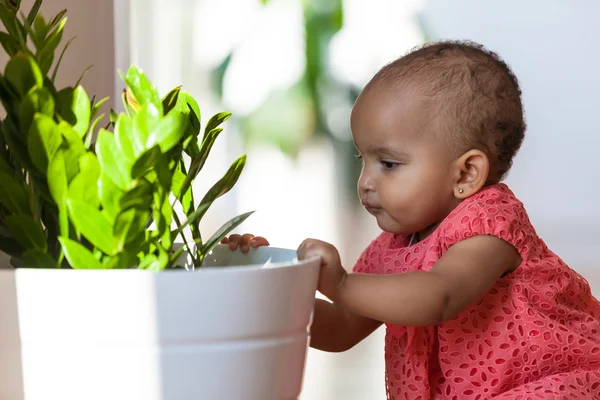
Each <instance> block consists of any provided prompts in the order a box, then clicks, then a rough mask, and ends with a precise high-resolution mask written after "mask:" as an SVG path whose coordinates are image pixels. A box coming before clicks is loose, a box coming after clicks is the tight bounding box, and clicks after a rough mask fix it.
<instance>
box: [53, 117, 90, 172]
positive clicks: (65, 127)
mask: <svg viewBox="0 0 600 400" xmlns="http://www.w3.org/2000/svg"><path fill="white" fill-rule="evenodd" d="M58 129H59V130H60V132H61V133H62V135H63V139H64V140H63V144H62V146H61V149H62V150H63V151H64V158H65V170H66V172H67V181H68V182H71V181H72V180H73V179H74V178H75V176H76V175H77V174H78V173H79V158H80V157H81V156H82V155H83V154H85V147H84V145H83V141H82V140H81V138H80V137H79V134H78V133H77V132H75V130H74V129H73V128H72V127H71V125H69V123H68V122H66V121H62V122H60V123H59V124H58Z"/></svg>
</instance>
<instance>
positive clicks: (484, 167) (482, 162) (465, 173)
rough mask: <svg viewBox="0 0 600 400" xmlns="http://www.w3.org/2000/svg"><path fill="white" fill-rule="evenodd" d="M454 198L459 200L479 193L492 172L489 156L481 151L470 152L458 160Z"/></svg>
mask: <svg viewBox="0 0 600 400" xmlns="http://www.w3.org/2000/svg"><path fill="white" fill-rule="evenodd" d="M456 171H457V174H456V182H455V184H454V196H455V197H456V198H458V199H466V198H467V197H469V196H471V195H473V194H475V193H477V192H478V191H479V190H480V189H481V188H482V187H483V186H484V185H485V183H486V182H487V180H488V176H489V172H490V161H489V159H488V156H487V155H486V154H485V153H484V152H483V151H481V150H469V151H467V152H466V153H465V154H463V155H462V156H460V157H459V158H458V159H457V160H456Z"/></svg>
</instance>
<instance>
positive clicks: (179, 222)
mask: <svg viewBox="0 0 600 400" xmlns="http://www.w3.org/2000/svg"><path fill="white" fill-rule="evenodd" d="M173 219H175V223H176V224H177V228H178V229H180V228H181V221H180V220H179V217H178V216H177V212H176V211H175V210H173ZM180 230H181V231H180V233H179V234H180V235H181V238H182V239H183V242H184V243H185V245H186V246H187V248H188V251H189V253H190V257H192V262H193V263H194V265H196V258H195V257H194V252H193V251H192V247H191V246H190V244H189V243H188V240H187V238H186V237H185V233H184V232H183V229H180Z"/></svg>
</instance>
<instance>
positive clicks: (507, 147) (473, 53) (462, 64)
mask: <svg viewBox="0 0 600 400" xmlns="http://www.w3.org/2000/svg"><path fill="white" fill-rule="evenodd" d="M376 86H380V87H386V88H390V87H393V88H395V89H394V90H396V89H398V88H406V87H407V86H409V87H410V88H411V89H412V90H417V91H419V92H420V94H422V95H425V96H428V97H431V98H433V99H434V100H436V102H435V104H436V106H435V110H433V111H434V112H433V115H432V119H436V120H437V122H438V126H439V125H440V123H441V124H442V127H443V128H442V131H443V134H444V136H445V137H446V138H448V139H450V141H449V148H451V149H453V151H456V152H458V151H460V152H464V151H468V150H470V149H473V148H477V149H479V150H482V151H484V152H486V154H487V155H488V157H489V160H490V174H489V179H488V184H492V183H497V182H499V181H501V180H502V179H503V178H504V177H505V175H506V174H507V172H508V171H509V169H510V167H511V166H512V160H513V158H514V156H515V154H516V153H517V151H518V150H519V148H520V147H521V144H522V142H523V139H524V136H525V116H524V112H523V105H522V102H521V89H520V88H519V83H518V80H517V78H516V76H515V75H514V73H513V72H512V70H511V69H510V67H509V66H508V65H507V64H506V63H505V62H504V61H503V60H502V59H501V58H500V57H499V56H498V55H497V54H496V53H494V52H492V51H489V50H488V49H486V48H485V47H484V46H482V45H480V44H477V43H473V42H470V41H442V42H434V43H428V44H425V45H423V46H420V47H417V48H415V49H413V50H411V51H409V52H408V53H407V54H406V55H404V56H402V57H400V58H398V59H397V60H395V61H393V62H391V63H390V64H388V65H386V66H384V67H383V68H382V69H381V70H380V71H379V72H378V73H377V74H376V75H375V76H374V77H373V79H372V80H371V81H370V82H369V84H368V85H367V87H366V88H365V89H369V88H372V87H376Z"/></svg>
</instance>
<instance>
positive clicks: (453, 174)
mask: <svg viewBox="0 0 600 400" xmlns="http://www.w3.org/2000/svg"><path fill="white" fill-rule="evenodd" d="M431 106H432V100H428V99H426V98H424V97H422V96H420V95H416V94H411V93H408V92H405V93H404V94H400V95H399V94H398V93H392V91H389V90H385V89H376V88H374V89H370V90H368V91H366V92H363V93H362V94H361V95H360V96H359V98H358V100H357V102H356V104H355V106H354V109H353V111H352V117H351V126H352V135H353V138H354V143H355V146H356V148H357V149H358V152H359V154H360V156H362V162H363V166H362V172H361V176H360V179H359V181H358V195H359V197H360V199H361V202H362V204H363V206H364V207H365V208H366V209H367V211H369V212H370V213H371V214H372V215H373V216H375V218H377V223H378V225H379V227H380V228H381V229H382V230H384V231H387V232H393V233H402V234H412V233H415V232H420V234H421V237H422V238H423V237H425V236H427V235H428V234H429V233H431V232H432V231H433V229H435V227H436V226H437V225H438V224H439V223H440V222H441V221H442V220H443V219H444V218H445V217H446V215H448V213H449V212H450V211H451V210H452V209H453V208H454V207H456V205H457V204H458V202H459V200H457V199H456V198H455V197H454V194H453V193H454V192H453V187H454V183H455V182H456V178H457V176H458V175H459V173H460V171H457V169H456V166H455V162H454V161H455V159H454V158H452V157H450V156H449V154H450V152H449V151H448V149H447V148H445V143H444V142H443V141H441V140H439V135H436V133H435V132H434V131H433V130H434V129H435V127H434V125H435V124H433V123H431V121H432V120H433V119H434V118H433V117H434V116H432V115H431V110H433V108H432V107H431Z"/></svg>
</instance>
